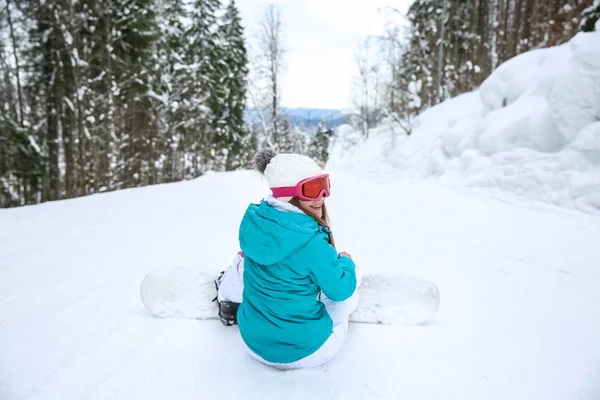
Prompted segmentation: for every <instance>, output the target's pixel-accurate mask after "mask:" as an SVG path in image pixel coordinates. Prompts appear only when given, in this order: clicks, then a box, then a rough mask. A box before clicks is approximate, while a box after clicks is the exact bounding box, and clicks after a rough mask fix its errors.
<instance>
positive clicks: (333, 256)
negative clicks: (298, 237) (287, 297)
mask: <svg viewBox="0 0 600 400" xmlns="http://www.w3.org/2000/svg"><path fill="white" fill-rule="evenodd" d="M305 250H306V251H308V252H309V270H310V274H311V277H312V278H313V280H314V281H315V283H316V284H317V285H319V287H320V288H321V290H322V291H323V292H324V293H325V295H326V296H327V297H329V298H330V299H331V300H333V301H344V300H346V299H347V298H349V297H350V296H352V294H353V293H354V291H355V290H356V267H355V265H354V261H352V259H350V258H348V257H345V256H339V255H338V253H337V252H336V250H335V248H334V247H333V246H332V245H330V244H329V242H328V241H327V240H326V239H324V238H323V237H319V236H317V237H314V238H312V239H311V240H310V241H309V242H308V243H307V245H306V249H305Z"/></svg>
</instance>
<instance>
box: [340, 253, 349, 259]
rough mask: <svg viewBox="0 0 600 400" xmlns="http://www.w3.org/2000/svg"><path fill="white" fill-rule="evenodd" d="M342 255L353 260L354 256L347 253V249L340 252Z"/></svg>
mask: <svg viewBox="0 0 600 400" xmlns="http://www.w3.org/2000/svg"><path fill="white" fill-rule="evenodd" d="M340 256H344V257H348V258H349V259H351V260H352V256H351V255H350V254H348V253H346V252H345V251H342V252H341V253H340Z"/></svg>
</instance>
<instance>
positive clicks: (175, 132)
mask: <svg viewBox="0 0 600 400" xmlns="http://www.w3.org/2000/svg"><path fill="white" fill-rule="evenodd" d="M185 15H186V13H185V10H184V4H183V1H182V0H158V1H157V16H156V17H157V27H158V30H159V37H158V40H157V42H156V43H155V50H154V52H153V55H152V56H153V59H154V60H155V69H154V74H155V81H156V85H155V86H156V88H157V93H156V95H157V98H158V99H160V102H159V103H157V106H158V107H157V112H158V122H159V124H158V129H159V137H158V139H159V140H158V141H157V155H158V157H159V159H157V160H156V161H155V162H156V163H157V168H158V171H157V174H158V176H157V179H158V180H159V181H161V182H172V181H176V180H178V179H181V175H182V171H181V168H180V166H181V161H182V159H183V152H182V149H180V143H181V142H180V141H179V137H180V136H179V129H178V126H179V120H178V119H177V110H178V109H179V107H180V105H181V103H182V94H183V91H184V89H185V88H184V87H183V86H182V83H183V80H182V79H178V76H179V71H180V68H181V66H182V65H183V64H184V59H185V54H184V41H183V35H184V32H185V28H184V26H183V22H182V20H183V17H184V16H185Z"/></svg>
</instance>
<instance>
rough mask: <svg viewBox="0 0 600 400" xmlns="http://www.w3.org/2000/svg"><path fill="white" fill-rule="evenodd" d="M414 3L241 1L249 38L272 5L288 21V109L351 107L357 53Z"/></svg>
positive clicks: (285, 25)
mask: <svg viewBox="0 0 600 400" xmlns="http://www.w3.org/2000/svg"><path fill="white" fill-rule="evenodd" d="M410 3H411V1H410V0H389V1H382V0H274V1H264V0H237V5H238V7H239V9H240V12H241V14H242V23H243V25H244V28H245V31H246V36H248V37H250V36H252V35H253V34H254V33H255V32H256V31H257V29H258V22H259V20H260V17H261V15H262V14H263V13H264V11H265V10H266V8H267V7H268V5H269V4H274V5H275V6H277V7H278V8H279V10H280V12H281V19H282V22H283V32H284V35H285V39H284V43H285V47H286V49H287V52H286V54H285V57H284V62H285V71H284V73H283V75H282V79H281V82H280V85H281V88H282V90H281V97H282V98H281V101H282V105H283V106H284V107H308V108H333V109H347V108H350V107H351V106H352V98H351V88H352V82H353V78H354V76H356V75H357V68H356V61H355V54H356V52H357V50H358V47H359V45H360V44H361V43H362V42H363V41H364V40H365V39H366V38H367V37H368V36H369V35H377V34H381V33H382V32H383V31H384V27H385V22H386V12H385V11H383V10H381V11H380V9H382V8H389V7H394V8H396V9H399V10H400V11H402V12H406V10H407V9H408V5H409V4H410Z"/></svg>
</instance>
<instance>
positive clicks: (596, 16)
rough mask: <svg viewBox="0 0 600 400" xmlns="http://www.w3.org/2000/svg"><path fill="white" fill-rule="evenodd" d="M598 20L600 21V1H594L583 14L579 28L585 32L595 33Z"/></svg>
mask: <svg viewBox="0 0 600 400" xmlns="http://www.w3.org/2000/svg"><path fill="white" fill-rule="evenodd" d="M598 20H600V0H594V3H593V4H592V5H590V6H589V7H588V8H586V9H585V10H584V11H583V12H582V13H581V23H580V25H579V27H580V29H581V30H582V31H583V32H593V31H594V30H595V26H596V23H597V21H598Z"/></svg>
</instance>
